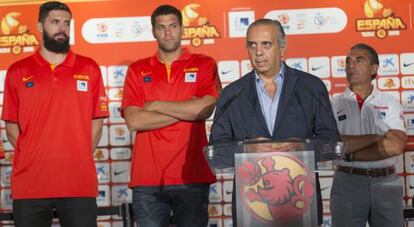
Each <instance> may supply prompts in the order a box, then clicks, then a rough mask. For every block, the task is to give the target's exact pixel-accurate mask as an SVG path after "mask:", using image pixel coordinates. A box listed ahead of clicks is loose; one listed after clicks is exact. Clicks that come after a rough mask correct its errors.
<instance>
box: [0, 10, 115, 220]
mask: <svg viewBox="0 0 414 227" xmlns="http://www.w3.org/2000/svg"><path fill="white" fill-rule="evenodd" d="M71 18H72V14H71V11H70V9H69V8H68V6H67V5H65V4H63V3H60V2H47V3H44V4H42V5H41V6H40V11H39V23H38V28H39V31H40V33H41V34H42V36H43V39H42V46H41V48H40V49H39V50H38V51H37V52H36V53H35V54H34V55H32V56H29V57H27V58H25V59H23V60H21V61H18V62H16V63H14V64H13V65H11V66H10V68H9V69H8V71H7V76H6V82H5V93H4V104H3V115H2V119H3V120H4V121H6V132H7V136H8V139H9V141H10V142H11V143H12V145H13V146H14V148H15V151H14V152H15V154H14V160H13V172H12V176H11V190H12V197H13V213H14V220H15V225H16V226H51V223H52V211H53V209H56V211H57V214H58V216H59V221H60V224H61V225H62V226H76V227H79V226H85V227H90V226H96V225H97V224H96V196H97V177H96V170H95V165H94V161H93V154H92V153H93V150H94V148H95V146H96V144H97V142H98V140H99V138H100V135H101V130H102V124H103V118H104V117H107V116H108V107H107V99H106V96H105V90H104V86H103V82H102V77H101V73H100V69H99V66H98V65H97V64H96V63H95V62H94V61H93V60H92V59H90V58H87V57H84V56H81V55H77V54H75V53H73V52H72V51H70V46H69V27H70V21H71Z"/></svg>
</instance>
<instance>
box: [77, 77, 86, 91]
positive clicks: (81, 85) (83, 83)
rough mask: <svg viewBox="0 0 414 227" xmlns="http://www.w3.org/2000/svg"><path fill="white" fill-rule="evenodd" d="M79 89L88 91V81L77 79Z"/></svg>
mask: <svg viewBox="0 0 414 227" xmlns="http://www.w3.org/2000/svg"><path fill="white" fill-rule="evenodd" d="M76 82H77V90H78V91H83V92H86V91H88V81H84V80H77V81H76Z"/></svg>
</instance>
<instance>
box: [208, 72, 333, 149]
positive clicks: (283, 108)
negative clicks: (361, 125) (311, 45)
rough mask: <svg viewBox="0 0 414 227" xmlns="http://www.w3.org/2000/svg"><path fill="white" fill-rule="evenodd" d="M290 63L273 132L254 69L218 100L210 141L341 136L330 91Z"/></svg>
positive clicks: (234, 83) (319, 138)
mask: <svg viewBox="0 0 414 227" xmlns="http://www.w3.org/2000/svg"><path fill="white" fill-rule="evenodd" d="M285 66H286V71H285V75H284V80H283V88H282V93H281V96H280V101H279V107H278V110H277V116H276V121H275V126H274V132H273V135H272V134H271V133H270V132H269V131H268V129H267V127H266V121H265V119H264V116H263V114H262V110H261V107H260V102H259V99H258V96H257V91H256V84H255V83H256V81H255V74H254V71H252V72H250V73H248V74H246V75H245V76H243V77H242V78H240V79H239V80H237V81H235V82H233V83H231V84H230V85H228V86H227V87H226V88H224V90H223V91H222V93H221V95H220V98H219V100H218V102H217V106H216V112H215V116H214V124H213V126H212V128H211V136H210V144H218V143H226V142H232V141H242V140H245V139H253V138H256V137H259V136H261V137H266V138H270V139H273V140H283V139H289V138H292V137H296V138H302V139H318V140H330V141H337V140H338V135H339V134H338V129H337V125H336V121H335V118H334V115H333V113H332V107H331V103H330V101H329V95H328V91H327V90H326V87H325V85H324V84H323V82H322V81H321V80H320V79H319V78H317V77H315V76H313V75H311V74H308V73H305V72H302V71H299V70H296V69H293V68H290V67H288V66H287V65H285Z"/></svg>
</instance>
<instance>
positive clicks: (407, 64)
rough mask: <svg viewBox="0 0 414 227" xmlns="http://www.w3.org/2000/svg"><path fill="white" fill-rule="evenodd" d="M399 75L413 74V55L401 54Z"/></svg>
mask: <svg viewBox="0 0 414 227" xmlns="http://www.w3.org/2000/svg"><path fill="white" fill-rule="evenodd" d="M400 68H401V74H403V75H407V74H411V75H412V74H414V53H403V54H401V55H400Z"/></svg>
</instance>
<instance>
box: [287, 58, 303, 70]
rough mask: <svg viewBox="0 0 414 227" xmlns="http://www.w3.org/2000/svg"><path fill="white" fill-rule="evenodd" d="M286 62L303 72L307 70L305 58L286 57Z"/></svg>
mask: <svg viewBox="0 0 414 227" xmlns="http://www.w3.org/2000/svg"><path fill="white" fill-rule="evenodd" d="M286 64H287V65H288V66H290V67H292V68H294V69H297V70H300V71H303V72H307V71H308V61H307V60H306V58H288V59H286Z"/></svg>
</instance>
